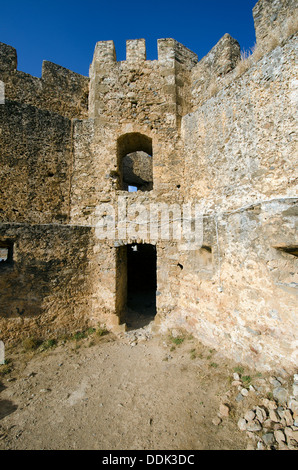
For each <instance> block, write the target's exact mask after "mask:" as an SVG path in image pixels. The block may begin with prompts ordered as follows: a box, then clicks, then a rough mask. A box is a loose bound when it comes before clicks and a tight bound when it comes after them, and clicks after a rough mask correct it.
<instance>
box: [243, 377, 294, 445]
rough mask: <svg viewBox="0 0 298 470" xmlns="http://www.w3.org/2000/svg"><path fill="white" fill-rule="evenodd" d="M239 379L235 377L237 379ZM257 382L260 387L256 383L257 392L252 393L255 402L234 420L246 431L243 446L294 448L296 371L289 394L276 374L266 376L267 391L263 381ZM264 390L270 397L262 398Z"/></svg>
mask: <svg viewBox="0 0 298 470" xmlns="http://www.w3.org/2000/svg"><path fill="white" fill-rule="evenodd" d="M240 380H241V379H240V378H239V380H238V381H240ZM259 382H261V383H262V387H259V392H258V391H257V392H256V393H255V397H256V401H257V402H258V404H256V405H255V406H253V407H251V408H249V409H247V410H246V411H245V413H244V415H243V416H241V417H240V418H239V420H238V428H239V430H240V431H241V432H246V433H247V437H248V438H249V440H250V442H249V444H248V447H247V448H248V449H249V450H251V449H256V450H286V449H289V450H298V390H297V387H295V385H297V374H295V376H294V383H293V394H292V395H290V393H289V392H288V390H287V387H286V386H283V383H284V382H285V381H284V380H283V379H282V378H280V377H279V378H276V377H271V378H270V379H269V383H270V384H271V386H272V387H273V389H272V391H269V392H268V387H266V381H265V380H264V379H260V380H259ZM264 385H265V387H264ZM239 387H241V385H239ZM241 391H242V390H241ZM264 391H267V397H269V396H270V398H264V396H263V395H262V394H263V393H264ZM248 394H249V392H248Z"/></svg>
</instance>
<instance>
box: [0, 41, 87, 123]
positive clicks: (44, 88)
mask: <svg viewBox="0 0 298 470" xmlns="http://www.w3.org/2000/svg"><path fill="white" fill-rule="evenodd" d="M0 80H1V81H3V83H4V84H5V98H6V100H10V101H17V102H20V103H23V104H30V105H33V106H36V107H37V108H40V109H47V110H50V111H54V112H57V113H59V114H61V115H62V116H65V117H69V118H84V117H87V110H88V93H89V78H88V77H84V76H82V75H80V74H78V73H75V72H72V71H71V70H68V69H66V68H65V67H62V66H60V65H57V64H54V63H52V62H49V61H44V62H43V64H42V74H41V78H38V77H34V76H32V75H30V74H27V73H24V72H22V71H19V70H17V51H16V50H15V48H13V47H12V46H9V45H7V44H3V43H0Z"/></svg>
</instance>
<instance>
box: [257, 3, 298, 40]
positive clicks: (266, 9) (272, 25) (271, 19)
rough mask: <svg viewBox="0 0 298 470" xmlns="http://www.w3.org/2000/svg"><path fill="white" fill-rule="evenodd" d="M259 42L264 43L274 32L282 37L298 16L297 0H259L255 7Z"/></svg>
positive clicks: (286, 33)
mask: <svg viewBox="0 0 298 470" xmlns="http://www.w3.org/2000/svg"><path fill="white" fill-rule="evenodd" d="M253 17H254V23H255V30H256V39H257V44H260V45H261V44H264V43H266V42H267V41H268V39H269V38H270V36H271V37H272V36H273V35H274V34H276V35H277V37H278V38H279V39H280V38H281V37H282V36H284V37H287V36H288V35H289V34H288V32H287V28H288V27H289V25H290V23H291V22H292V21H293V20H294V21H296V27H297V17H298V6H297V2H296V0H259V1H258V2H257V3H256V5H255V6H254V8H253Z"/></svg>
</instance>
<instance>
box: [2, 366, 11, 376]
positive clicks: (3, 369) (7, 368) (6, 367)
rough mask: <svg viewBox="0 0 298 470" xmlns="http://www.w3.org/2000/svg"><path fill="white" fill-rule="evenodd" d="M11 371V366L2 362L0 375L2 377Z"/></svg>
mask: <svg viewBox="0 0 298 470" xmlns="http://www.w3.org/2000/svg"><path fill="white" fill-rule="evenodd" d="M11 371H12V368H11V366H10V365H9V364H3V365H1V366H0V377H3V376H4V375H7V374H10V372H11Z"/></svg>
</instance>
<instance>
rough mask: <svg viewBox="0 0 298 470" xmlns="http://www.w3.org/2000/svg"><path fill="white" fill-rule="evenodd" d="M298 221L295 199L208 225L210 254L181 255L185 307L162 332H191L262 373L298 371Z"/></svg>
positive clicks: (202, 251)
mask: <svg viewBox="0 0 298 470" xmlns="http://www.w3.org/2000/svg"><path fill="white" fill-rule="evenodd" d="M297 215H298V200H297V199H296V200H277V201H273V202H272V203H264V204H260V205H256V206H253V207H251V208H250V210H242V211H239V212H238V213H234V214H225V215H223V214H218V215H217V216H216V217H212V216H210V217H209V218H208V219H206V221H205V223H204V246H206V247H207V248H208V247H209V248H208V249H204V248H201V249H200V250H192V251H184V252H183V251H180V252H179V263H180V264H182V265H183V271H182V272H181V274H180V279H179V299H178V302H177V305H176V307H175V309H174V310H172V312H171V313H170V315H165V316H164V318H163V319H162V327H161V329H162V331H166V329H167V328H177V326H180V327H182V328H185V329H186V330H188V331H189V332H191V333H192V334H193V335H194V336H195V337H196V338H198V339H199V340H200V341H202V342H203V343H204V344H206V345H208V346H210V347H211V348H214V349H217V350H221V351H224V354H225V355H226V356H228V357H231V358H233V359H234V360H236V361H239V362H241V363H246V364H248V365H249V366H251V367H254V368H257V369H259V370H262V369H270V368H274V367H276V368H278V367H284V368H286V369H287V368H288V369H290V370H291V369H293V368H295V367H296V365H297V359H298V357H297V334H298V331H297V308H296V306H297V282H298V277H297V266H298V262H297V238H296V236H297V235H296V234H297ZM216 232H217V233H216ZM295 246H296V255H295V254H294V249H293V251H291V247H295ZM281 247H284V248H288V249H289V252H287V249H286V251H283V248H281Z"/></svg>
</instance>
